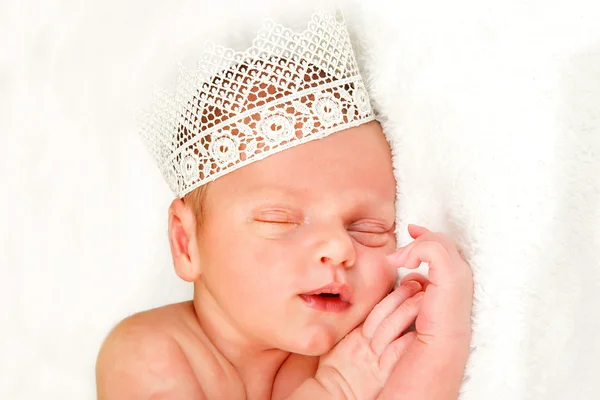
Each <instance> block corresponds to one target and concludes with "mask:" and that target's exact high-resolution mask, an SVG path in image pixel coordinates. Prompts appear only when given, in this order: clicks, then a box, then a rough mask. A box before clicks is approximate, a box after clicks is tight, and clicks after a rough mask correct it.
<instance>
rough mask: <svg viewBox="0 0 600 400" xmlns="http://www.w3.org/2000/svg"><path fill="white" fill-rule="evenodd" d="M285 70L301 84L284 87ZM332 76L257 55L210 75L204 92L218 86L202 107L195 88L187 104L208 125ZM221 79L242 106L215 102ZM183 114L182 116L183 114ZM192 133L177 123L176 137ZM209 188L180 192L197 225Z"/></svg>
mask: <svg viewBox="0 0 600 400" xmlns="http://www.w3.org/2000/svg"><path fill="white" fill-rule="evenodd" d="M290 67H291V68H290ZM286 72H287V73H290V72H291V73H292V74H295V77H296V78H297V79H298V80H299V81H300V82H301V83H300V85H298V86H293V85H291V84H288V86H287V87H286V86H282V85H281V82H282V80H281V76H282V74H283V73H286ZM253 74H254V75H253ZM335 80H336V78H335V77H334V76H333V75H331V74H329V73H327V72H326V71H325V70H323V69H321V68H319V67H317V66H315V65H312V64H310V63H308V64H306V65H305V66H304V67H303V68H301V67H300V64H297V63H294V62H292V63H290V62H289V60H287V59H285V58H281V57H271V58H270V59H269V60H262V59H259V60H255V61H253V62H252V63H250V64H248V63H240V64H236V65H234V66H232V67H230V68H229V69H228V70H227V71H224V72H223V73H221V74H218V75H216V76H215V77H213V78H212V80H211V81H210V82H205V83H204V84H203V88H202V89H203V92H204V93H207V92H208V93H210V89H211V88H215V89H217V92H216V93H214V95H213V96H214V97H212V96H211V97H212V98H208V99H207V98H204V99H203V100H202V102H203V104H204V105H203V106H202V107H201V102H200V99H199V93H200V91H199V90H197V91H196V94H197V95H196V96H194V97H193V98H192V99H190V101H189V106H191V107H195V108H197V109H199V110H201V115H200V121H197V120H198V117H195V120H194V121H193V122H199V123H200V125H201V126H203V127H206V128H211V127H214V126H215V125H217V124H219V123H221V122H223V121H226V120H228V119H230V118H234V117H235V115H236V114H241V113H243V112H245V111H248V110H251V109H252V108H255V107H261V106H263V105H264V104H265V103H270V102H273V101H275V100H277V99H280V98H282V97H284V96H289V95H292V94H294V93H295V92H297V91H299V90H304V89H308V88H311V87H317V86H318V85H320V84H322V83H323V82H324V81H325V82H327V83H329V82H333V81H335ZM224 82H227V83H229V85H230V87H232V88H234V87H235V88H236V93H234V94H233V95H234V97H235V100H236V102H239V103H242V107H241V109H239V110H238V111H237V112H236V113H233V112H232V111H231V110H230V109H227V108H223V107H220V106H219V105H218V104H217V102H216V101H214V100H215V99H216V98H220V99H224V98H226V95H227V93H226V92H225V89H223V83H224ZM283 82H288V83H289V82H293V80H292V79H290V78H287V79H285V80H283ZM346 86H347V87H346V88H345V89H346V90H348V89H351V87H350V85H346ZM243 90H248V92H247V93H246V94H245V96H244V95H242V94H241V93H242V91H243ZM332 94H333V95H334V96H335V97H339V94H338V93H332ZM306 98H307V99H308V100H310V101H313V100H314V94H307V95H306ZM207 103H208V104H207ZM191 107H190V108H191ZM182 118H185V117H184V116H183V115H182ZM256 118H257V117H256V116H249V117H247V118H246V119H244V120H243V122H244V123H245V124H247V125H249V126H254V125H255V123H256V121H255V119H256ZM344 120H345V122H346V120H347V116H346V115H344ZM320 124H321V123H320V122H319V121H318V120H315V121H314V129H319V128H320ZM297 128H298V127H297ZM230 134H232V135H239V134H240V132H238V131H237V129H235V128H234V129H232V130H231V131H230ZM193 135H194V132H190V131H189V130H188V128H187V127H186V126H185V124H183V123H182V124H180V125H179V127H178V138H177V139H178V140H181V138H189V137H192V136H193ZM297 135H301V133H298V134H297ZM299 137H300V136H299ZM241 146H243V147H244V148H245V144H242V145H241ZM264 146H268V144H266V143H265V142H259V143H257V149H261V148H263V147H264ZM244 148H242V147H241V148H240V150H244ZM197 151H198V150H196V152H197ZM259 151H260V150H259ZM241 157H242V160H243V159H244V157H245V154H244V153H243V152H241ZM200 177H201V178H204V175H203V172H202V171H201V172H200ZM209 188H210V183H207V184H204V185H202V186H200V187H198V188H196V189H194V190H192V191H191V192H190V193H188V194H186V195H184V196H183V200H184V202H185V204H186V205H187V206H188V207H190V208H191V210H192V213H193V215H194V218H195V219H196V224H197V226H198V228H199V227H200V225H201V224H202V221H203V220H204V216H205V211H206V210H205V203H206V196H207V195H208V192H209V191H210V190H209Z"/></svg>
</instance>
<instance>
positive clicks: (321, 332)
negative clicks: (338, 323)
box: [283, 326, 349, 356]
mask: <svg viewBox="0 0 600 400" xmlns="http://www.w3.org/2000/svg"><path fill="white" fill-rule="evenodd" d="M348 333H349V331H348V332H346V331H340V329H339V328H337V327H331V326H319V327H311V328H309V329H306V330H303V331H302V332H297V333H296V334H295V335H294V337H293V338H289V339H288V340H287V341H286V342H287V343H286V344H285V345H284V347H286V348H285V349H283V350H286V351H289V352H291V353H296V354H301V355H304V356H322V355H323V354H326V353H328V352H329V351H330V350H331V349H332V348H333V347H334V346H335V345H336V344H337V343H338V342H339V341H340V340H342V339H343V338H344V336H346V335H347V334H348ZM290 339H291V340H290Z"/></svg>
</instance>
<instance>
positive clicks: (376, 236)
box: [348, 224, 390, 247]
mask: <svg viewBox="0 0 600 400" xmlns="http://www.w3.org/2000/svg"><path fill="white" fill-rule="evenodd" d="M348 233H349V234H350V236H352V237H353V238H354V240H356V241H357V242H358V243H360V244H362V245H364V246H367V247H381V246H385V245H386V244H387V243H388V242H389V240H390V228H386V227H385V226H383V225H380V224H357V225H352V226H350V227H349V228H348Z"/></svg>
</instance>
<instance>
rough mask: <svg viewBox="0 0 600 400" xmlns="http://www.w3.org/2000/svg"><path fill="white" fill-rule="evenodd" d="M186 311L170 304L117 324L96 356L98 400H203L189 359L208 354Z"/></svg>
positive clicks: (190, 311) (186, 305) (185, 307)
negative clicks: (174, 399)
mask: <svg viewBox="0 0 600 400" xmlns="http://www.w3.org/2000/svg"><path fill="white" fill-rule="evenodd" d="M191 307H192V306H191V304H189V303H178V304H172V305H169V306H165V307H161V308H156V309H153V310H149V311H145V312H142V313H139V314H135V315H132V316H130V317H128V318H126V319H124V320H123V321H121V322H120V323H119V324H118V325H117V326H116V327H115V328H114V329H113V330H112V332H111V333H110V334H109V335H108V337H107V338H106V340H105V341H104V343H103V345H102V347H101V349H100V352H99V354H98V359H97V361H96V386H97V390H98V399H99V400H104V399H110V400H113V399H131V400H135V399H149V398H152V399H163V398H165V399H167V398H185V399H205V398H206V396H205V392H204V391H203V387H202V382H201V380H202V379H201V377H199V376H198V374H199V373H200V374H201V373H202V371H198V368H194V366H195V365H196V364H197V363H198V362H197V361H195V360H194V358H197V357H202V354H203V353H206V352H207V351H210V350H209V349H208V348H207V346H205V345H204V343H203V341H202V340H201V339H200V338H199V337H198V333H199V332H198V331H197V329H199V327H198V328H196V327H194V319H191V317H192V316H194V314H193V308H191ZM194 317H195V316H194ZM206 368H207V369H208V372H210V370H211V366H210V365H208V366H206ZM200 370H202V368H200Z"/></svg>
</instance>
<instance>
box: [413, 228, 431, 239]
mask: <svg viewBox="0 0 600 400" xmlns="http://www.w3.org/2000/svg"><path fill="white" fill-rule="evenodd" d="M428 232H430V230H429V229H427V228H425V227H424V226H420V225H415V224H408V234H409V235H410V237H412V238H413V239H416V238H418V237H419V236H421V235H423V234H425V233H428Z"/></svg>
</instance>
